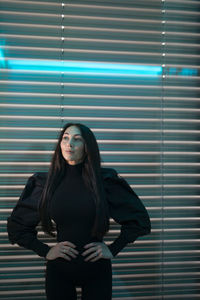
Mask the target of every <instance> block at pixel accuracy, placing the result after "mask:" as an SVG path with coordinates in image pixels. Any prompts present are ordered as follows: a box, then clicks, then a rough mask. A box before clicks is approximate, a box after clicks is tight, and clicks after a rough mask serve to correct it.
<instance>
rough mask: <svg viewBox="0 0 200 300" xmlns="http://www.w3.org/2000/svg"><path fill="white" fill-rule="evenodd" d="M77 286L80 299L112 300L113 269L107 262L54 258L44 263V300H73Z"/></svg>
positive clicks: (74, 299)
mask: <svg viewBox="0 0 200 300" xmlns="http://www.w3.org/2000/svg"><path fill="white" fill-rule="evenodd" d="M76 287H81V288H82V300H111V299H112V266H111V261H110V259H99V260H98V261H96V262H84V260H83V258H82V257H77V258H75V259H72V260H71V261H66V260H64V259H63V258H57V259H55V260H52V261H48V262H47V266H46V296H47V300H58V299H59V300H76V299H77V294H76Z"/></svg>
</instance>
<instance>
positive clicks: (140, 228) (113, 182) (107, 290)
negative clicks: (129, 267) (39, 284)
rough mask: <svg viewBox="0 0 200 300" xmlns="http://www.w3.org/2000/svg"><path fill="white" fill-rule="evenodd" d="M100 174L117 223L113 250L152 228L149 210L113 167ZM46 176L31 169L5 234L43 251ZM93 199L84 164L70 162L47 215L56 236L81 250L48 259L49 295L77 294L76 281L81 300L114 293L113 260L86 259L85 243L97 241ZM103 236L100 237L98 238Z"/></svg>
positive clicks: (99, 299)
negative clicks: (41, 225)
mask: <svg viewBox="0 0 200 300" xmlns="http://www.w3.org/2000/svg"><path fill="white" fill-rule="evenodd" d="M102 177H103V182H104V188H105V195H106V200H107V204H108V209H109V214H110V217H112V218H113V219H114V220H115V221H116V222H118V223H119V224H121V225H122V226H121V233H120V235H119V237H118V238H117V239H116V240H115V241H114V242H113V243H112V244H111V245H109V246H108V247H109V249H110V251H111V252H112V254H113V256H115V255H116V254H117V253H118V252H119V251H120V250H121V249H122V248H124V247H125V246H126V244H127V243H129V242H133V241H134V240H135V239H136V238H137V237H138V236H142V235H144V234H147V233H149V232H150V221H149V216H148V214H147V211H146V209H145V207H144V206H143V204H142V202H141V201H140V199H139V198H138V197H137V195H136V194H135V193H134V192H133V190H132V189H131V187H130V186H129V185H128V184H127V183H126V181H125V180H124V179H122V178H120V177H119V176H118V175H117V173H116V171H115V170H113V169H103V168H102ZM45 180H46V174H45V173H35V174H34V175H33V176H31V177H30V178H29V180H28V182H27V184H26V187H25V189H24V190H23V192H22V195H21V197H20V199H19V201H18V203H17V205H16V207H15V208H14V210H13V212H12V214H11V216H10V217H9V218H8V235H9V239H10V241H11V243H13V244H14V243H17V244H19V245H20V246H23V247H25V248H27V249H31V250H33V251H35V252H36V253H37V254H38V255H40V256H42V257H46V254H47V253H48V251H49V249H50V247H49V246H48V245H46V244H44V243H42V242H41V241H39V240H38V239H37V231H36V226H37V224H38V223H39V222H40V217H39V212H38V208H39V203H40V199H41V194H42V190H43V188H44V184H45ZM95 212H96V211H95V202H94V199H93V197H92V194H91V192H90V190H89V189H88V188H87V187H86V185H85V183H84V180H83V178H82V164H78V165H75V166H70V165H69V166H68V168H67V171H66V174H65V177H64V178H63V180H62V181H61V183H60V184H59V186H58V187H57V189H56V191H55V193H54V194H53V197H52V200H51V205H50V210H49V213H50V216H51V218H52V219H53V220H54V222H55V223H56V230H57V241H58V242H61V241H70V242H72V243H74V244H75V245H76V246H77V247H76V250H78V252H79V254H78V256H77V257H76V258H72V259H71V261H67V260H65V259H64V258H57V259H55V260H52V261H47V263H46V264H47V268H46V283H45V284H46V294H47V299H48V300H57V299H60V300H66V299H68V300H75V299H76V286H81V287H82V300H94V299H95V300H102V299H104V300H110V299H111V295H112V268H111V260H110V259H105V258H101V259H99V260H97V261H95V262H91V261H87V262H85V261H84V258H85V257H83V256H82V255H81V253H82V252H83V251H84V248H83V246H84V245H86V244H88V243H90V242H92V241H100V240H98V239H95V238H92V228H93V225H94V220H95ZM101 241H102V240H101Z"/></svg>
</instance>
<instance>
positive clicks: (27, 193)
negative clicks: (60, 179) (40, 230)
mask: <svg viewBox="0 0 200 300" xmlns="http://www.w3.org/2000/svg"><path fill="white" fill-rule="evenodd" d="M44 183H45V178H44V175H43V173H35V174H34V175H33V176H31V177H30V178H29V179H28V181H27V183H26V186H25V188H24V190H23V191H22V194H21V196H20V198H19V200H18V202H17V204H16V206H15V208H14V209H13V211H12V213H11V215H10V217H8V219H7V231H8V238H9V240H10V242H11V243H12V244H15V243H16V244H18V245H19V246H22V247H24V248H26V249H30V250H33V251H34V252H35V253H37V254H38V255H39V256H41V257H45V256H46V254H47V253H48V251H49V249H50V247H49V246H48V245H47V244H44V243H43V242H41V241H40V240H38V238H37V230H36V226H37V225H38V223H39V222H40V218H39V210H38V207H39V201H40V199H41V194H42V190H43V187H44Z"/></svg>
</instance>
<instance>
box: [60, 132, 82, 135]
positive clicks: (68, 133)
mask: <svg viewBox="0 0 200 300" xmlns="http://www.w3.org/2000/svg"><path fill="white" fill-rule="evenodd" d="M65 134H67V135H69V133H68V132H65V133H64V134H63V135H65ZM77 135H79V136H82V135H81V134H80V133H77V134H74V136H77Z"/></svg>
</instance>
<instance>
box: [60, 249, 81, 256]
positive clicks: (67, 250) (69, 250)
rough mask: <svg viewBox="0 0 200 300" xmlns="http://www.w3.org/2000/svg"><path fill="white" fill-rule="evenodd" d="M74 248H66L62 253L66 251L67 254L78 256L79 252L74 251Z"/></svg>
mask: <svg viewBox="0 0 200 300" xmlns="http://www.w3.org/2000/svg"><path fill="white" fill-rule="evenodd" d="M72 249H73V248H64V249H62V250H61V253H64V254H65V255H68V256H71V257H74V258H76V257H77V254H76V253H73V251H72Z"/></svg>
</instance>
